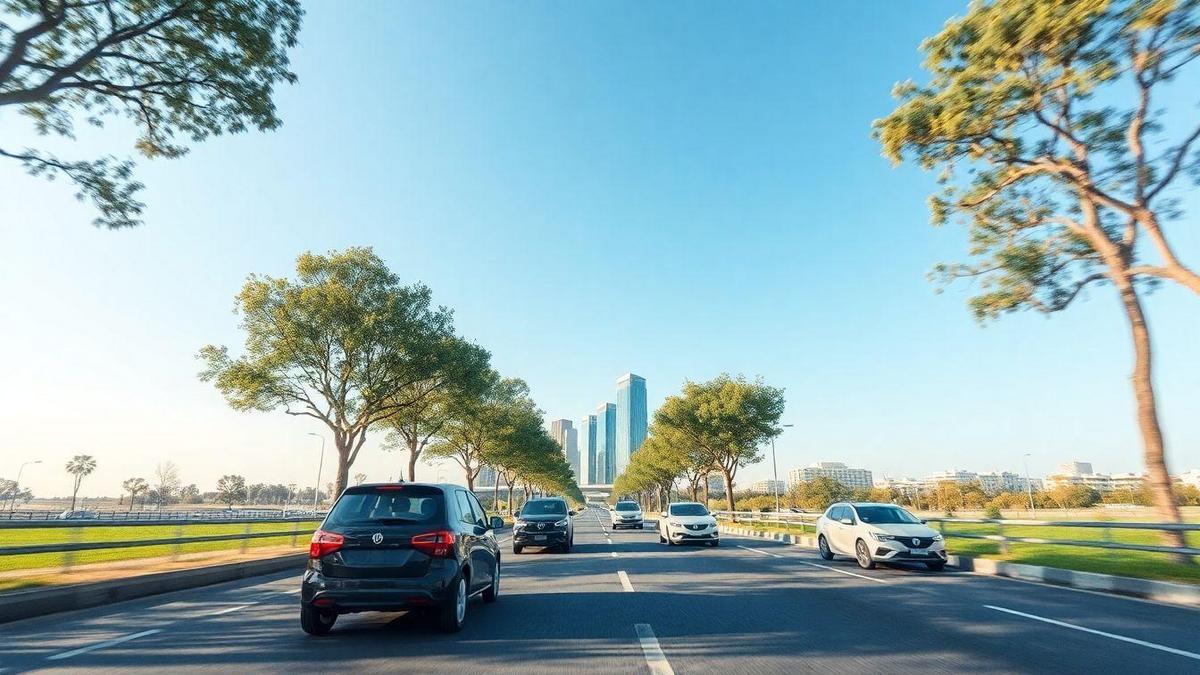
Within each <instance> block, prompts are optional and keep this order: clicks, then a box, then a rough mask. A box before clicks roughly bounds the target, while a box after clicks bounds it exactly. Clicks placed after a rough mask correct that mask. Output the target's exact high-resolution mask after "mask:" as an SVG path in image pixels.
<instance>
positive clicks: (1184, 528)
mask: <svg viewBox="0 0 1200 675" xmlns="http://www.w3.org/2000/svg"><path fill="white" fill-rule="evenodd" d="M713 515H714V516H716V517H717V518H719V519H725V520H729V521H731V522H735V523H749V524H763V525H774V526H776V527H784V528H787V529H791V528H793V527H798V528H799V529H800V531H801V532H805V531H806V528H808V527H810V526H811V527H812V528H813V531H814V532H815V531H816V520H817V519H818V518H820V517H821V514H820V513H794V512H780V513H775V512H758V511H713ZM924 522H926V523H936V524H937V529H938V531H939V532H941V533H942V536H943V537H953V538H957V539H981V540H985V541H994V542H996V543H998V544H999V545H1000V551H1001V552H1002V553H1007V552H1008V547H1009V545H1010V544H1013V543H1017V544H1042V545H1047V546H1075V547H1082V548H1096V549H1110V550H1121V551H1142V552H1146V553H1166V554H1173V555H1186V556H1200V548H1197V547H1194V546H1165V545H1160V544H1139V543H1134V542H1124V541H1117V540H1116V539H1115V538H1114V536H1113V532H1114V530H1140V531H1151V532H1183V533H1187V532H1200V524H1197V523H1131V522H1120V521H1083V520H1062V521H1056V520H1016V519H1012V520H1010V519H1003V518H925V519H924ZM947 523H949V524H952V525H955V524H961V525H989V526H994V527H995V528H996V532H995V533H994V534H982V533H977V532H963V531H959V530H954V529H953V528H952V529H951V530H949V531H947V529H946V524H947ZM1016 527H1045V528H1088V529H1098V530H1101V532H1102V538H1101V539H1065V538H1064V539H1048V538H1044V537H1023V536H1012V535H1011V534H1005V533H1004V530H1005V528H1016Z"/></svg>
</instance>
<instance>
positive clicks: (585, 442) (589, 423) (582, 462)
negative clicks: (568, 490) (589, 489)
mask: <svg viewBox="0 0 1200 675" xmlns="http://www.w3.org/2000/svg"><path fill="white" fill-rule="evenodd" d="M595 482H596V416H595V415H588V416H587V417H584V418H583V419H581V420H579V483H580V484H581V485H585V484H586V485H592V484H594V483H595Z"/></svg>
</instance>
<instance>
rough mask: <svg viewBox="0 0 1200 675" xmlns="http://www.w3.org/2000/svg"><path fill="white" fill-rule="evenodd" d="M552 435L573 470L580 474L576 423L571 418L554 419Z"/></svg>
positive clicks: (551, 428)
mask: <svg viewBox="0 0 1200 675" xmlns="http://www.w3.org/2000/svg"><path fill="white" fill-rule="evenodd" d="M550 437H551V438H553V439H554V442H555V443H558V447H560V448H562V452H563V457H564V458H565V459H566V460H567V464H569V465H571V471H572V472H574V473H575V474H576V475H578V474H579V449H578V447H577V445H576V443H577V437H576V435H575V425H574V424H572V423H571V420H554V421H553V422H551V423H550Z"/></svg>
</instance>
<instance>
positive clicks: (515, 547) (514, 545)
mask: <svg viewBox="0 0 1200 675" xmlns="http://www.w3.org/2000/svg"><path fill="white" fill-rule="evenodd" d="M522 548H524V547H522V546H517V545H516V544H513V553H515V554H517V555H520V554H521V549H522Z"/></svg>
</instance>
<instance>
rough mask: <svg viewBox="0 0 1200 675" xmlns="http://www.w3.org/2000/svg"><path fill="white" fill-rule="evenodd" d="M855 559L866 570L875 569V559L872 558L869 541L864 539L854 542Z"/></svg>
mask: <svg viewBox="0 0 1200 675" xmlns="http://www.w3.org/2000/svg"><path fill="white" fill-rule="evenodd" d="M854 559H855V560H857V561H858V566H859V567H861V568H863V569H864V570H873V569H875V560H874V559H873V558H871V549H869V548H867V542H865V541H863V540H862V539H859V540H858V541H856V542H854Z"/></svg>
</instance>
